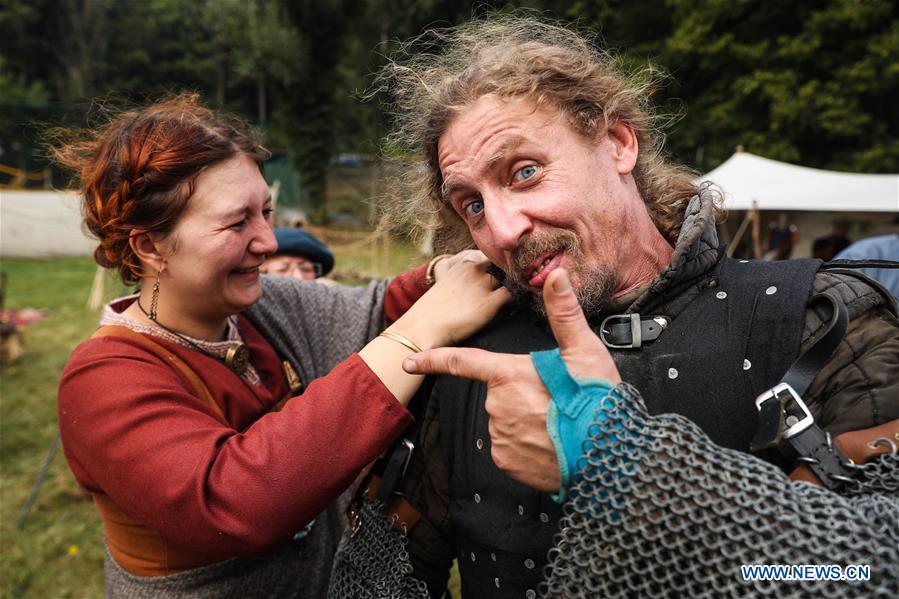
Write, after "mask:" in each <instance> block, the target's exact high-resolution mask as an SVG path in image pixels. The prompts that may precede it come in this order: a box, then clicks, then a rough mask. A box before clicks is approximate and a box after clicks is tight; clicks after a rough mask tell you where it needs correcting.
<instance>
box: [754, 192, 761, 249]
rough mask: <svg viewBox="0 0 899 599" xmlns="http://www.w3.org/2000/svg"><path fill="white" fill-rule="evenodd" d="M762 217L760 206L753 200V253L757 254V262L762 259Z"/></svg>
mask: <svg viewBox="0 0 899 599" xmlns="http://www.w3.org/2000/svg"><path fill="white" fill-rule="evenodd" d="M761 221H762V215H761V212H760V211H759V204H758V202H757V201H756V200H752V252H753V254H755V259H756V260H761V259H762V230H761V229H762V225H761Z"/></svg>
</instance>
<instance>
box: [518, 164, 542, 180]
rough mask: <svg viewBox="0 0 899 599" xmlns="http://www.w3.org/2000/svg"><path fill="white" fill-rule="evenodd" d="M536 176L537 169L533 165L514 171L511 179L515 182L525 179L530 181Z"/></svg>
mask: <svg viewBox="0 0 899 599" xmlns="http://www.w3.org/2000/svg"><path fill="white" fill-rule="evenodd" d="M536 174H537V167H536V166H535V165H533V164H529V165H527V166H524V167H521V168H520V169H518V170H517V171H515V174H514V175H513V178H514V179H515V180H516V181H524V180H525V179H530V178H531V177H533V176H534V175H536Z"/></svg>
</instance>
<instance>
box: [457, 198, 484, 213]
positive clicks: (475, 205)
mask: <svg viewBox="0 0 899 599" xmlns="http://www.w3.org/2000/svg"><path fill="white" fill-rule="evenodd" d="M462 211H463V212H464V213H465V215H466V216H477V215H478V214H480V213H481V212H483V211H484V201H483V200H472V201H470V202H468V203H467V204H465V205H464V206H462Z"/></svg>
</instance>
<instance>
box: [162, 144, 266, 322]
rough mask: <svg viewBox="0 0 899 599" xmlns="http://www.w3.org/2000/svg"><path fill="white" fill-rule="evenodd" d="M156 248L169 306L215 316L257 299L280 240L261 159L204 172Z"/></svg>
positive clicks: (164, 297)
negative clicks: (261, 270) (261, 268)
mask: <svg viewBox="0 0 899 599" xmlns="http://www.w3.org/2000/svg"><path fill="white" fill-rule="evenodd" d="M157 247H158V248H159V250H160V252H161V253H162V254H163V255H164V257H165V259H166V267H165V271H164V273H163V274H162V276H161V277H160V303H162V302H165V304H166V305H167V309H174V310H178V311H179V312H181V314H183V315H184V316H187V317H190V318H193V319H198V320H203V321H214V320H218V319H223V318H226V317H228V316H230V315H232V314H236V313H237V312H240V311H241V310H243V309H245V308H247V307H249V306H250V305H251V304H253V303H254V302H255V301H256V300H258V299H259V297H260V296H261V295H262V288H261V286H260V284H259V266H260V265H261V264H262V263H263V262H264V261H265V257H266V255H268V254H271V253H274V251H275V250H276V249H277V247H278V244H277V242H276V241H275V235H274V233H273V232H272V199H271V194H270V192H269V189H268V186H267V185H266V184H265V180H264V179H263V178H262V175H261V174H260V173H259V168H258V167H257V166H256V163H255V162H253V161H252V160H251V159H250V158H248V157H247V156H244V155H241V156H237V157H234V158H231V159H229V160H226V161H224V162H221V163H219V164H217V165H215V166H213V167H211V168H209V169H207V170H205V171H203V172H202V173H201V174H200V176H199V177H197V180H196V184H195V187H194V193H193V195H192V196H191V197H190V199H189V200H188V206H187V208H186V209H185V211H184V214H183V215H182V216H181V218H180V219H179V221H178V223H177V224H176V225H175V228H174V230H173V231H172V233H171V234H170V235H168V236H167V237H166V238H165V239H163V240H160V241H158V242H157Z"/></svg>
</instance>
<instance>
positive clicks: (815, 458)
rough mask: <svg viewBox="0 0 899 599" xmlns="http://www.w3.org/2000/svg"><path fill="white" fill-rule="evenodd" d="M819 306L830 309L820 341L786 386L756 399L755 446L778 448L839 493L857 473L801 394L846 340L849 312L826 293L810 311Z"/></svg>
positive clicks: (794, 367) (794, 368) (797, 363)
mask: <svg viewBox="0 0 899 599" xmlns="http://www.w3.org/2000/svg"><path fill="white" fill-rule="evenodd" d="M816 305H823V306H825V307H827V308H829V309H830V312H831V318H830V320H829V321H828V322H827V324H826V325H825V327H824V331H823V333H822V334H821V335H820V337H818V339H817V340H816V341H815V342H814V343H812V345H811V346H810V347H809V348H808V349H806V351H805V352H803V354H802V355H800V356H799V358H797V359H796V361H795V362H793V364H792V365H791V366H790V368H789V369H788V370H787V372H786V374H784V376H783V382H781V383H780V384H778V385H776V386H775V387H773V388H772V389H769V390H768V391H766V392H765V393H763V394H761V395H760V396H759V397H758V398H757V399H756V402H755V403H756V407H757V408H758V410H759V424H758V429H757V430H756V435H755V437H754V438H753V439H752V442H751V445H750V448H751V450H752V451H759V450H762V449H766V448H769V447H775V446H776V447H778V448H779V449H780V451H781V453H783V454H785V455H787V456H788V457H789V456H791V455H792V457H794V458H795V460H796V461H797V462H799V463H801V464H804V465H805V466H807V467H808V468H809V469H810V470H811V471H812V472H813V473H814V474H815V476H816V477H817V478H818V479H820V480H821V482H822V483H823V484H824V485H825V486H827V487H828V488H831V489H835V488H838V487H840V486H841V485H842V484H844V483H846V482H849V481H851V480H852V474H853V473H852V471H851V469H850V468H849V467H848V466H847V465H846V464H847V463H848V462H849V459H848V458H847V457H846V455H844V454H843V452H842V451H840V449H839V448H838V447H836V446H835V445H834V444H833V442H832V439H831V437H830V435H829V434H828V433H826V432H824V431H823V430H821V428H820V427H819V426H818V425H817V424H815V421H814V418H813V417H812V414H811V412H810V411H809V409H808V406H806V405H805V402H804V401H803V400H802V395H803V394H804V393H805V392H806V391H807V390H808V388H809V385H811V383H812V381H813V380H814V378H815V376H817V374H818V373H819V372H820V371H821V369H822V368H823V367H824V364H826V363H827V360H829V359H830V357H831V356H832V355H833V353H834V351H836V349H837V347H838V346H839V344H840V342H841V341H842V339H843V337H844V336H845V334H846V329H847V327H848V324H849V313H848V310H847V309H846V306H845V305H844V304H843V302H841V301H839V300H838V299H837V298H835V297H833V296H831V295H829V294H827V293H819V294H817V295H815V296H813V297H812V298H811V300H809V303H808V306H809V307H814V306H816Z"/></svg>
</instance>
